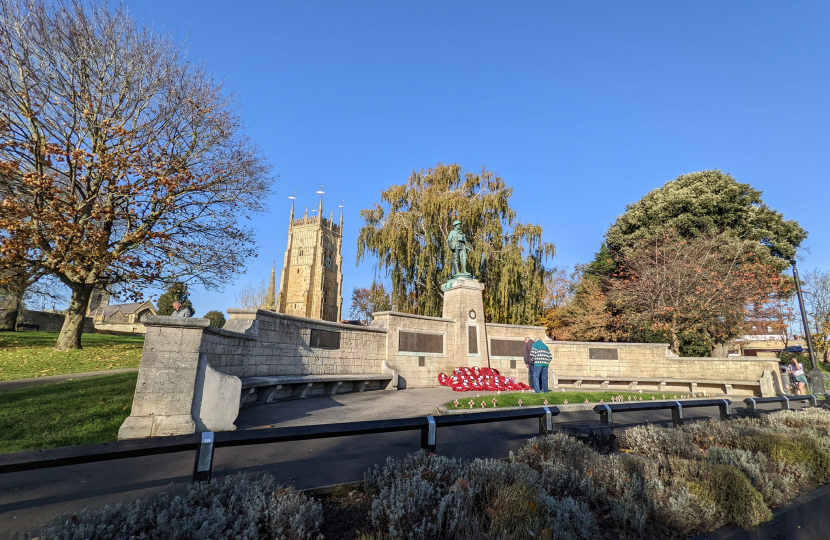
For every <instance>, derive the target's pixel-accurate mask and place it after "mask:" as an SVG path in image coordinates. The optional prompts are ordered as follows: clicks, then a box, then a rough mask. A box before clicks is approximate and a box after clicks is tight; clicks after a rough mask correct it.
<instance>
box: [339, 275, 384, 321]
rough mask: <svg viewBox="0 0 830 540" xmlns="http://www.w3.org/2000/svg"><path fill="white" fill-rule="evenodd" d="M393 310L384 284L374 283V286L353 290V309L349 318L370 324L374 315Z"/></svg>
mask: <svg viewBox="0 0 830 540" xmlns="http://www.w3.org/2000/svg"><path fill="white" fill-rule="evenodd" d="M391 309H392V300H391V299H390V298H389V293H387V292H386V288H385V287H384V286H383V283H378V282H377V281H373V282H372V285H371V286H370V287H369V288H368V289H367V288H366V287H355V288H354V289H353V290H352V307H351V309H350V310H349V317H351V318H352V319H356V320H359V321H361V322H362V323H363V324H368V323H369V321H371V320H372V313H378V312H380V311H389V310H391Z"/></svg>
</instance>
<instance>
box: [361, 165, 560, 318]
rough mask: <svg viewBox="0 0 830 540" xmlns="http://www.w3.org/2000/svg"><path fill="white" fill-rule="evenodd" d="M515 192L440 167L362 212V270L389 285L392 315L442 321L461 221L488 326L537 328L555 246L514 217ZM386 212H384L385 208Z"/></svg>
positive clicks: (483, 177)
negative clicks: (369, 262) (451, 241)
mask: <svg viewBox="0 0 830 540" xmlns="http://www.w3.org/2000/svg"><path fill="white" fill-rule="evenodd" d="M512 194H513V189H512V188H510V187H508V186H507V185H506V184H505V183H504V180H502V179H501V177H499V176H496V175H494V174H493V173H491V172H489V171H487V170H486V169H484V168H482V170H481V173H480V174H472V173H466V174H464V175H462V173H461V168H460V167H459V166H458V165H456V164H452V165H442V164H440V163H439V164H438V165H437V166H436V167H435V168H434V169H429V170H427V171H423V170H422V171H421V172H414V171H413V173H412V174H411V175H410V177H409V181H408V182H407V183H406V184H398V185H393V186H390V187H389V189H387V190H386V191H383V192H382V193H381V201H382V203H383V205H384V206H381V205H380V204H375V205H374V206H373V207H372V208H368V209H364V210H362V211H361V212H360V215H361V217H362V218H363V220H364V221H365V224H364V225H363V227H361V229H360V235H359V237H358V240H357V263H358V264H360V262H361V261H362V260H363V259H364V257H367V256H369V255H372V256H374V257H376V258H377V261H378V262H377V267H378V270H379V271H380V272H381V273H383V274H385V275H386V276H387V277H389V278H390V279H391V281H392V302H393V304H394V306H395V309H397V310H400V311H405V312H408V313H415V314H418V315H431V316H440V315H441V311H442V302H443V294H442V293H441V284H442V283H445V282H446V281H448V280H449V279H450V278H451V269H450V268H451V261H452V252H451V251H450V249H449V247H448V246H447V235H448V234H449V232H450V231H451V230H452V223H453V221H455V220H456V219H458V220H460V221H461V222H462V226H461V228H462V230H463V231H464V233H465V234H466V235H467V240H468V241H469V242H471V244H472V246H471V247H472V248H473V252H472V253H469V254H468V257H467V270H468V271H469V272H471V273H472V274H473V276H474V277H475V278H476V279H478V280H479V281H481V282H482V283H483V284H484V311H485V317H486V320H488V321H490V322H497V323H510V324H536V323H537V322H538V320H539V316H540V315H541V312H542V307H543V305H542V297H543V294H544V279H545V276H546V275H547V272H548V269H547V268H546V267H545V262H546V261H547V260H548V259H549V258H551V257H553V255H554V251H555V250H554V246H553V244H551V243H548V242H543V241H542V228H541V227H540V226H539V225H531V224H526V223H522V222H521V221H519V220H517V219H516V213H515V212H514V211H513V210H511V209H510V204H509V203H510V197H511V195H512ZM384 207H385V208H384Z"/></svg>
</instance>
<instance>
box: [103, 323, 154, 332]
mask: <svg viewBox="0 0 830 540" xmlns="http://www.w3.org/2000/svg"><path fill="white" fill-rule="evenodd" d="M95 331H96V332H100V333H102V334H145V333H147V327H146V326H144V323H141V322H134V323H117V324H108V323H95Z"/></svg>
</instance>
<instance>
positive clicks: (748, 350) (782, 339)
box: [730, 320, 807, 358]
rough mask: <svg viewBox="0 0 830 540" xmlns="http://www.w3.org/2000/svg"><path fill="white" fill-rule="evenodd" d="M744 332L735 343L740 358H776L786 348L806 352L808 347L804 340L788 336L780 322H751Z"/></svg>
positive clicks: (748, 322) (747, 324)
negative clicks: (798, 348) (801, 348)
mask: <svg viewBox="0 0 830 540" xmlns="http://www.w3.org/2000/svg"><path fill="white" fill-rule="evenodd" d="M744 331H745V334H744V335H742V336H739V337H737V338H736V339H735V341H734V346H736V347H737V348H738V352H739V354H740V356H757V357H759V358H776V357H777V356H778V353H780V352H782V351H783V350H784V348H785V347H787V348H794V347H795V348H797V347H804V348H805V350H806V347H807V343H806V342H805V341H804V340H803V339H799V338H798V337H796V336H790V335H788V334H787V333H786V329H785V328H783V327H782V325H781V323H780V322H779V321H765V320H750V321H747V322H746V326H745V330H744ZM730 349H732V347H730Z"/></svg>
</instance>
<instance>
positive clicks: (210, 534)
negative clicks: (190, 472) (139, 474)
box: [18, 475, 323, 540]
mask: <svg viewBox="0 0 830 540" xmlns="http://www.w3.org/2000/svg"><path fill="white" fill-rule="evenodd" d="M322 521H323V511H322V506H321V505H320V504H319V503H317V502H314V501H312V500H310V499H308V498H307V497H306V496H305V495H303V494H301V493H299V492H297V491H296V490H294V489H293V488H282V489H279V486H276V485H275V483H274V479H273V478H272V477H271V476H268V475H263V476H260V477H256V478H247V477H244V476H242V475H238V476H233V477H230V476H228V477H225V478H223V479H220V480H214V481H213V482H210V483H207V482H198V483H195V484H191V485H190V486H189V488H188V491H187V493H186V494H184V495H177V496H170V495H167V494H162V495H159V496H157V497H152V498H146V499H138V500H136V501H134V502H132V503H130V504H129V505H127V506H122V505H116V506H106V507H104V508H103V509H102V510H97V511H88V510H84V511H82V512H79V513H78V514H75V515H73V514H65V515H63V516H61V517H59V518H57V519H56V520H55V523H54V524H53V525H51V526H46V527H42V528H41V530H40V531H39V532H38V533H29V534H26V535H23V536H19V537H18V538H24V539H29V540H34V539H35V538H37V539H39V540H124V539H136V540H138V539H156V538H157V539H162V538H163V539H165V540H197V539H198V540H201V539H205V538H210V539H211V540H213V539H228V540H259V539H277V540H317V539H318V538H322V536H321V535H320V534H319V529H320V525H321V524H322Z"/></svg>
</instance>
